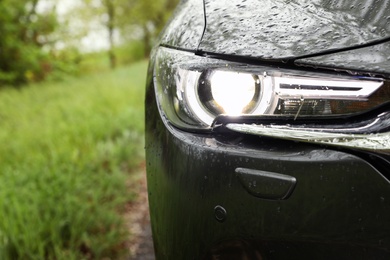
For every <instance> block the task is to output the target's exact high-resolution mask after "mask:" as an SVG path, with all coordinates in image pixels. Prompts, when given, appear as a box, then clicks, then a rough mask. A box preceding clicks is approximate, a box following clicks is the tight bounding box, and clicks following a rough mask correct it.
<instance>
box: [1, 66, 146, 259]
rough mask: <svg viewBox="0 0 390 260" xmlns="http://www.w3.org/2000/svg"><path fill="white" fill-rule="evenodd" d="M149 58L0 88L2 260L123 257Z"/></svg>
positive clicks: (140, 152)
mask: <svg viewBox="0 0 390 260" xmlns="http://www.w3.org/2000/svg"><path fill="white" fill-rule="evenodd" d="M146 66H147V64H146V62H140V63H136V64H135V65H132V66H126V67H121V68H119V69H117V70H115V71H111V72H110V71H108V72H102V73H100V74H94V75H88V76H85V77H81V78H77V79H67V80H66V81H63V82H60V83H42V84H36V85H31V86H28V87H25V88H21V89H19V90H18V89H12V88H9V89H7V88H6V89H2V90H1V91H0V259H102V258H105V257H109V258H111V259H117V258H119V257H120V255H121V253H122V252H123V251H124V250H126V249H125V248H124V243H125V241H126V239H127V238H128V233H127V230H126V227H125V225H124V223H123V219H122V217H121V213H122V211H123V209H124V206H125V204H126V203H128V202H129V201H131V200H132V199H133V198H134V196H135V193H134V191H131V190H129V189H128V188H127V187H126V186H128V182H129V179H131V178H132V177H131V173H132V171H133V170H134V169H135V168H137V166H139V164H140V163H141V162H142V160H143V121H144V112H143V100H144V98H143V97H144V84H145V83H144V80H145V72H146Z"/></svg>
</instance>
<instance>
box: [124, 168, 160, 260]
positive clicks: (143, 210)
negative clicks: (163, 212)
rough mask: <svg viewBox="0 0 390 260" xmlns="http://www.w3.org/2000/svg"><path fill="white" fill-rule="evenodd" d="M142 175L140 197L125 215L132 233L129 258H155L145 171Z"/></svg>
mask: <svg viewBox="0 0 390 260" xmlns="http://www.w3.org/2000/svg"><path fill="white" fill-rule="evenodd" d="M141 176H142V177H140V180H139V181H138V182H139V185H140V192H139V195H138V199H137V201H136V202H134V203H132V204H131V205H130V206H129V210H128V212H129V213H128V214H127V215H126V216H125V217H126V221H127V223H129V229H130V233H131V234H132V238H131V240H130V243H129V245H130V246H129V250H130V257H129V259H128V260H155V257H154V249H153V240H152V230H151V228H150V217H149V207H148V192H147V188H146V175H145V172H144V171H143V172H142V174H141Z"/></svg>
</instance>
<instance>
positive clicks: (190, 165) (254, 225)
mask: <svg viewBox="0 0 390 260" xmlns="http://www.w3.org/2000/svg"><path fill="white" fill-rule="evenodd" d="M205 3H206V6H205V7H206V12H207V16H206V20H207V22H206V23H205V20H204V18H205V17H204V16H203V12H204V9H203V1H201V0H193V1H190V0H186V1H182V2H181V4H180V5H179V7H178V9H177V11H176V15H175V16H174V18H173V19H172V20H171V22H170V24H169V25H168V26H167V27H166V29H165V31H164V33H163V34H162V36H161V38H160V41H159V43H158V45H159V46H164V47H168V48H173V49H177V50H179V52H180V51H183V53H184V52H187V53H188V52H191V53H195V54H197V55H201V56H209V55H210V56H213V57H214V58H219V59H222V60H224V59H226V60H229V61H235V62H243V66H246V63H245V62H246V61H248V63H250V64H252V65H257V63H259V64H261V65H262V66H272V68H278V67H284V66H285V67H287V68H288V69H297V71H305V70H306V69H308V70H310V71H311V72H312V71H316V70H317V68H324V69H327V70H328V71H327V73H328V74H329V75H332V74H333V73H334V74H338V76H340V75H339V74H343V73H338V71H337V70H341V71H344V72H350V73H351V74H353V75H355V74H356V73H359V72H362V73H371V72H374V73H378V74H380V75H383V76H384V77H389V76H390V73H389V72H390V66H389V58H388V57H390V54H389V53H390V50H389V44H388V43H387V42H386V37H390V26H389V22H390V1H385V0H371V1H366V2H364V3H363V2H360V1H331V0H326V1H325V0H315V1H306V0H304V1H299V2H298V1H297V0H293V1H287V0H286V1H281V0H276V1H271V0H265V1H255V0H240V1H238V0H230V1H212V0H205ZM321 5H323V7H321V8H320V6H321ZM317 14H318V15H317ZM271 18H272V19H271ZM206 24H207V27H206V31H204V29H205V25H206ZM203 33H204V35H203ZM337 52H339V53H337ZM155 55H156V49H155V51H154V52H153V53H152V56H151V59H150V64H149V71H148V77H147V85H146V106H145V113H146V114H145V131H146V132H145V148H146V169H147V182H148V193H149V205H150V215H151V224H152V231H153V240H154V246H155V252H156V259H159V260H164V259H178V260H180V259H186V260H187V259H205V260H212V259H213V260H214V259H276V260H277V259H291V258H293V259H390V236H389V234H390V222H389V221H388V220H389V219H390V181H389V179H390V172H389V169H390V158H389V156H388V155H379V154H375V152H364V151H361V150H358V149H349V148H342V147H330V146H326V144H325V145H315V144H308V143H303V142H302V143H301V142H293V141H287V140H281V139H278V138H268V137H264V136H255V135H249V134H245V133H238V132H232V131H229V130H228V129H225V128H224V127H225V126H223V125H219V126H218V127H219V128H218V129H213V131H210V132H200V131H199V132H197V131H195V130H191V131H189V130H188V129H187V130H188V131H186V130H184V129H185V128H183V129H181V130H180V129H178V128H176V127H175V126H173V125H172V124H171V123H170V122H169V121H168V120H167V117H166V115H165V114H164V112H163V111H161V110H160V109H161V107H162V106H161V104H157V101H156V92H155V90H156V88H155V87H156V86H155V82H154V80H156V75H154V72H156V71H158V70H156V69H155V66H156V65H155V58H156V57H155ZM285 62H286V63H285ZM169 65H170V64H168V65H167V66H169ZM171 65H172V66H174V64H171ZM162 69H163V68H162ZM162 71H163V70H162ZM321 71H322V70H321ZM163 72H164V71H163ZM163 72H162V73H163ZM168 76H169V77H170V76H171V75H168ZM172 76H175V75H172ZM366 76H367V75H366ZM370 115H371V114H370ZM375 116H376V115H375ZM340 120H343V122H345V124H349V126H351V124H350V123H351V122H350V121H349V119H348V118H343V119H340ZM252 123H253V122H252ZM214 130H215V131H214ZM243 169H244V170H243ZM248 173H249V174H248ZM246 174H247V175H246ZM259 176H260V177H259ZM280 180H281V181H284V183H281V185H282V186H283V185H284V186H283V187H279V188H278V189H274V188H272V187H271V188H270V187H269V185H264V183H263V185H258V186H257V183H256V182H257V181H265V182H267V183H270V184H271V186H272V185H274V186H275V185H278V182H279V181H280ZM286 183H287V184H286ZM254 187H255V188H254Z"/></svg>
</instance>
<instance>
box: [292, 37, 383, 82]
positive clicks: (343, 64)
mask: <svg viewBox="0 0 390 260" xmlns="http://www.w3.org/2000/svg"><path fill="white" fill-rule="evenodd" d="M295 63H296V64H297V65H304V66H310V67H317V68H324V69H336V70H349V71H355V72H360V73H364V72H365V73H371V74H376V75H377V76H384V77H389V76H390V42H385V43H382V44H377V45H374V46H370V47H365V48H359V49H356V50H350V51H343V52H338V53H333V54H328V55H322V56H318V57H312V58H307V59H300V60H296V61H295Z"/></svg>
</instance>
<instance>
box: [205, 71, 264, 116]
mask: <svg viewBox="0 0 390 260" xmlns="http://www.w3.org/2000/svg"><path fill="white" fill-rule="evenodd" d="M206 81H207V83H205V84H200V85H199V89H198V95H199V100H200V101H201V103H202V104H203V105H204V106H205V107H206V108H207V110H208V111H210V112H211V113H212V114H213V115H214V116H216V115H219V114H226V115H232V116H234V115H241V114H245V113H249V112H251V111H252V110H253V109H254V108H255V106H256V105H257V101H258V100H259V98H260V80H259V78H258V77H257V76H254V75H252V74H249V73H240V72H231V71H220V70H217V71H213V72H211V73H208V74H207V80H206ZM202 82H203V81H202Z"/></svg>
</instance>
